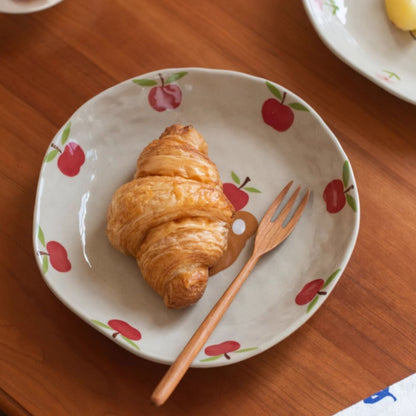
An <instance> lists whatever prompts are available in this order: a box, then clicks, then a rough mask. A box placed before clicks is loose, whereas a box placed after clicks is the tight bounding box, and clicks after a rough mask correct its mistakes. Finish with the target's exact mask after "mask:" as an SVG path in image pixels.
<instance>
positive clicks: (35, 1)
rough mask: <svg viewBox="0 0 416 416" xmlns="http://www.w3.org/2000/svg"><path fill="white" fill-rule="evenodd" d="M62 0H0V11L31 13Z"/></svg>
mask: <svg viewBox="0 0 416 416" xmlns="http://www.w3.org/2000/svg"><path fill="white" fill-rule="evenodd" d="M61 1H62V0H0V12H3V13H10V14H24V13H33V12H38V11H40V10H44V9H48V8H49V7H52V6H54V5H55V4H58V3H60V2H61Z"/></svg>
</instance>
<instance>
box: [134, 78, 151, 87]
mask: <svg viewBox="0 0 416 416" xmlns="http://www.w3.org/2000/svg"><path fill="white" fill-rule="evenodd" d="M133 82H134V83H135V84H137V85H140V86H141V87H152V86H153V85H157V82H156V81H155V80H153V79H134V80H133Z"/></svg>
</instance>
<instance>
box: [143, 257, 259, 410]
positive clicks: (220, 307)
mask: <svg viewBox="0 0 416 416" xmlns="http://www.w3.org/2000/svg"><path fill="white" fill-rule="evenodd" d="M258 260H259V256H254V255H252V256H251V257H250V258H249V260H248V261H247V263H246V264H245V265H244V267H243V268H242V269H241V271H240V273H239V274H238V275H237V276H236V277H235V279H234V280H233V281H232V283H231V284H230V286H228V288H227V290H226V291H225V292H224V294H223V295H222V296H221V298H220V299H219V300H218V302H217V303H216V304H215V306H214V307H213V308H212V309H211V311H210V312H209V314H208V315H207V317H206V318H205V319H204V321H203V322H202V323H201V325H200V326H199V328H198V329H197V330H196V331H195V333H194V335H193V336H192V338H191V339H190V340H189V341H188V343H187V344H186V346H185V347H184V349H183V350H182V352H181V353H180V354H179V355H178V357H177V358H176V360H175V362H174V363H173V364H172V365H171V367H170V368H169V370H168V371H167V372H166V374H165V375H164V377H163V378H162V380H161V381H160V382H159V384H158V385H157V387H156V388H155V390H154V391H153V394H152V397H151V400H152V402H153V403H154V404H156V405H157V406H161V405H162V404H163V403H164V402H165V401H166V400H167V399H168V398H169V396H170V395H171V394H172V392H173V390H175V388H176V386H177V385H178V384H179V382H180V381H181V379H182V377H183V376H184V375H185V373H186V371H187V370H188V368H189V366H190V365H191V364H192V361H193V360H194V359H195V357H196V356H197V355H198V353H199V351H200V350H201V348H202V347H203V346H204V344H205V342H206V341H207V340H208V338H209V336H210V335H211V334H212V332H213V331H214V329H215V328H216V326H217V325H218V323H219V322H220V320H221V318H222V317H223V316H224V314H225V312H226V311H227V309H228V307H229V306H230V305H231V302H232V301H233V300H234V298H235V296H236V294H237V293H238V291H239V290H240V288H241V286H242V285H243V283H244V282H245V280H246V279H247V277H248V275H249V274H250V272H251V271H252V270H253V267H254V266H255V265H256V263H257V261H258Z"/></svg>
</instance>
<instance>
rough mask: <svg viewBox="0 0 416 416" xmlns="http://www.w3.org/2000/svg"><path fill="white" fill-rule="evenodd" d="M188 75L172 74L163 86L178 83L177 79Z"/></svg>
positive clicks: (185, 73)
mask: <svg viewBox="0 0 416 416" xmlns="http://www.w3.org/2000/svg"><path fill="white" fill-rule="evenodd" d="M187 74H188V73H187V72H186V71H183V72H176V74H172V75H170V76H169V77H168V79H167V80H166V81H165V84H170V83H172V82H175V81H178V80H179V79H181V78H183V77H184V76H185V75H187Z"/></svg>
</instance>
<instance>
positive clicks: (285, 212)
mask: <svg viewBox="0 0 416 416" xmlns="http://www.w3.org/2000/svg"><path fill="white" fill-rule="evenodd" d="M299 192H300V186H298V187H297V188H296V190H295V192H293V195H292V196H291V197H290V199H289V201H287V204H286V205H285V206H284V207H283V209H282V211H281V213H280V214H279V216H278V217H277V218H276V220H275V221H274V223H275V224H279V225H281V224H283V222H284V221H285V219H286V218H287V216H288V215H289V212H290V210H291V209H292V207H293V205H294V203H295V202H296V198H297V197H298V195H299Z"/></svg>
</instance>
